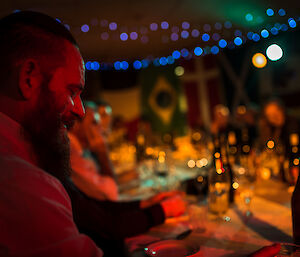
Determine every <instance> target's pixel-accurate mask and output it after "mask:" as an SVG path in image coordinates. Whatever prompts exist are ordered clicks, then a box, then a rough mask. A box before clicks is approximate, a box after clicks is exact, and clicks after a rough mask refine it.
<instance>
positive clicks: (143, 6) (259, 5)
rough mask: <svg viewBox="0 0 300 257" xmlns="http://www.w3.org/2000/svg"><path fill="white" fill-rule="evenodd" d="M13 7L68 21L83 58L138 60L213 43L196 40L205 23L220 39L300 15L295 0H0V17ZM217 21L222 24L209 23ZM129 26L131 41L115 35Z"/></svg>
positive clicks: (228, 38)
mask: <svg viewBox="0 0 300 257" xmlns="http://www.w3.org/2000/svg"><path fill="white" fill-rule="evenodd" d="M270 7H271V8H272V9H274V10H275V11H276V13H275V15H274V16H273V17H269V16H267V15H266V13H265V11H266V9H267V8H270ZM280 8H283V9H285V11H286V13H287V14H286V15H285V16H283V17H281V16H279V15H278V14H277V11H278V10H279V9H280ZM16 9H20V10H36V11H41V12H44V13H47V14H49V15H51V16H53V17H57V18H59V19H60V20H61V21H62V22H63V23H65V24H68V25H69V26H70V30H71V32H72V33H73V35H74V36H75V38H76V39H77V41H78V43H79V46H80V48H81V51H82V53H83V56H84V57H85V59H95V60H99V61H105V62H109V61H115V60H131V59H142V58H145V57H147V56H153V57H157V56H167V55H169V54H170V53H171V52H172V51H173V50H174V49H181V48H183V47H186V48H193V47H195V46H196V45H199V46H205V45H213V44H217V42H214V41H213V39H212V38H211V39H210V40H209V41H208V42H203V41H202V40H201V35H203V33H205V31H204V29H203V26H204V25H205V24H209V25H210V26H211V30H210V31H209V32H208V33H209V34H210V35H211V36H212V35H213V33H218V34H219V35H220V37H221V38H225V39H227V40H232V39H233V37H234V31H235V30H236V29H240V30H241V31H242V33H243V35H246V33H247V32H248V31H254V32H255V31H260V30H261V29H262V28H263V27H264V26H267V25H268V24H273V25H274V23H276V22H280V23H283V22H285V23H286V22H287V19H288V18H289V17H295V16H299V15H300V1H292V0H285V1H284V2H283V1H281V0H273V1H269V0H260V1H258V0H257V1H249V0H245V1H234V0H229V1H225V0H202V1H201V0H151V1H149V0H148V1H146V0H140V1H138V0H114V1H113V0H102V1H101V0H51V1H50V0H48V1H45V0H4V1H3V0H2V1H1V7H0V16H4V15H7V14H9V13H11V12H12V11H13V10H16ZM247 13H251V15H252V17H253V20H252V21H250V22H249V21H246V19H245V15H246V14H247ZM162 21H167V22H168V24H169V28H168V29H162V28H160V24H161V22H162ZM184 21H188V22H189V24H190V28H189V29H186V30H187V31H188V32H189V37H188V38H186V39H183V38H180V33H181V32H182V30H184V29H183V28H182V22H184ZM226 21H230V22H231V23H232V24H233V26H232V28H230V29H226V28H224V22H226ZM111 22H116V23H117V29H116V30H115V31H111V30H110V29H109V27H108V24H109V23H111ZM216 22H220V23H221V24H222V28H221V29H220V28H219V29H216V28H215V27H214V26H215V24H216ZM151 23H157V24H158V25H159V28H158V29H157V31H151V30H150V27H149V26H150V24H151ZM83 24H87V25H89V31H88V32H86V33H84V32H82V31H81V26H82V25H83ZM174 27H175V28H174ZM176 27H177V28H176ZM193 29H197V30H199V32H200V36H198V37H193V36H191V33H192V30H193ZM177 30H179V32H178V33H177V34H178V35H179V39H178V40H176V41H172V40H171V38H170V36H171V34H172V33H174V31H177ZM133 31H134V32H137V36H138V38H137V39H136V40H131V39H130V38H129V39H128V40H126V41H122V40H121V39H120V34H121V33H122V32H125V33H128V35H129V36H130V32H133ZM105 37H108V39H105ZM142 38H143V41H142ZM147 40H148V42H147V43H146V41H147Z"/></svg>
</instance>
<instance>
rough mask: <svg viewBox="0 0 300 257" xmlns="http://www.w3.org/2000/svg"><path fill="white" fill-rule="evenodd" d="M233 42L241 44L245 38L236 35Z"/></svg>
mask: <svg viewBox="0 0 300 257" xmlns="http://www.w3.org/2000/svg"><path fill="white" fill-rule="evenodd" d="M233 42H234V44H235V45H237V46H240V45H241V44H242V43H243V40H242V39H241V38H240V37H236V38H235V39H234V40H233Z"/></svg>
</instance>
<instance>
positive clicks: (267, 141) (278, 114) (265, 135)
mask: <svg viewBox="0 0 300 257" xmlns="http://www.w3.org/2000/svg"><path fill="white" fill-rule="evenodd" d="M292 134H294V135H295V137H296V138H298V126H297V123H296V121H295V119H293V118H292V117H290V116H289V115H288V114H287V111H286V109H285V107H284V105H283V103H282V102H281V101H280V100H279V99H276V98H273V99H270V100H269V101H267V102H266V104H265V105H264V106H263V108H262V111H261V115H260V119H259V123H258V138H257V142H256V150H257V152H258V153H260V154H258V158H257V161H258V165H259V166H267V167H268V168H269V167H271V168H269V169H270V170H271V175H274V176H275V177H278V176H279V177H281V179H282V180H283V181H287V180H289V178H288V177H289V176H290V175H289V173H288V172H286V171H285V169H284V163H285V162H287V163H288V162H289V159H291V158H292V156H293V155H294V154H295V153H293V151H294V150H293V151H291V149H292V147H293V146H292V144H293V142H291V139H290V138H291V135H292ZM292 141H293V140H292ZM296 141H299V139H298V140H296ZM297 145H298V142H297ZM296 148H297V151H296V153H299V150H298V146H297V147H296ZM275 162H276V164H275ZM268 163H269V164H268ZM274 165H275V166H276V167H274ZM272 167H273V168H272ZM293 177H294V180H295V179H297V177H298V174H297V175H296V176H295V174H294V175H293ZM293 183H295V181H294V182H293Z"/></svg>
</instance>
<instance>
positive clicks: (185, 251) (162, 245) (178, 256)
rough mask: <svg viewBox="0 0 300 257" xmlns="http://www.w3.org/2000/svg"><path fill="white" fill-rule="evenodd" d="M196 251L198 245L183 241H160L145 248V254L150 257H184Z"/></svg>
mask: <svg viewBox="0 0 300 257" xmlns="http://www.w3.org/2000/svg"><path fill="white" fill-rule="evenodd" d="M198 251H199V246H198V245H195V243H192V242H187V241H183V240H162V241H159V242H156V243H153V244H150V245H148V246H147V247H145V253H146V254H147V256H151V257H154V256H155V257H184V256H189V255H192V254H195V253H196V252H198Z"/></svg>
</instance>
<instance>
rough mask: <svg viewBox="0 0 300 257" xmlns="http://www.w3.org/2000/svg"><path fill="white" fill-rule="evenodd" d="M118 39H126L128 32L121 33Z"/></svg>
mask: <svg viewBox="0 0 300 257" xmlns="http://www.w3.org/2000/svg"><path fill="white" fill-rule="evenodd" d="M120 39H121V40H122V41H126V40H127V39H128V34H127V33H125V32H123V33H121V35H120Z"/></svg>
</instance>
